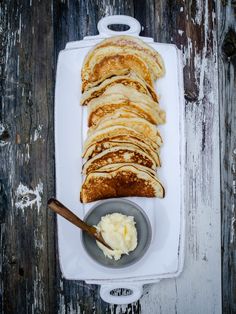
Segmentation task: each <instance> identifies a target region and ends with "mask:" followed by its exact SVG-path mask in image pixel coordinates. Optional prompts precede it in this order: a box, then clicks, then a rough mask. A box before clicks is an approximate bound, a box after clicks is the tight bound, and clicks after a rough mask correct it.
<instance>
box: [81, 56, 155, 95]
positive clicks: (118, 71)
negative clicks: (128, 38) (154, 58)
mask: <svg viewBox="0 0 236 314" xmlns="http://www.w3.org/2000/svg"><path fill="white" fill-rule="evenodd" d="M90 61H91V62H90V63H86V58H85V63H84V64H83V67H82V70H81V77H82V92H84V91H86V90H88V89H90V88H91V87H94V86H96V85H98V84H99V83H101V82H102V81H104V80H105V79H107V78H109V77H111V76H113V75H125V74H128V73H129V72H130V71H134V72H135V73H137V74H138V75H139V76H140V77H141V78H142V79H143V80H144V81H145V82H147V84H149V85H151V86H152V87H153V77H152V74H151V72H150V69H149V68H148V65H147V64H146V62H145V61H144V60H143V59H141V58H140V57H138V56H137V55H134V54H132V53H122V51H120V52H119V53H117V52H114V51H112V50H111V51H109V50H108V51H104V53H102V54H100V55H99V56H96V57H95V56H94V57H93V58H92V59H91V60H90Z"/></svg>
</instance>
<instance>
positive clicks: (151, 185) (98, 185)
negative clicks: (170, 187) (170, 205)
mask: <svg viewBox="0 0 236 314" xmlns="http://www.w3.org/2000/svg"><path fill="white" fill-rule="evenodd" d="M164 195H165V191H164V187H163V186H162V184H161V183H160V181H159V180H158V179H157V178H156V176H155V175H154V174H153V171H150V168H147V167H144V166H141V165H137V164H113V165H109V166H105V167H102V168H100V169H99V170H98V171H94V172H90V173H89V174H88V175H87V176H86V178H85V181H84V183H83V185H82V188H81V192H80V199H81V202H82V203H88V202H93V201H97V200H101V199H106V198H111V197H128V196H141V197H160V198H163V197H164Z"/></svg>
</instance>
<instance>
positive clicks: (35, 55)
mask: <svg viewBox="0 0 236 314" xmlns="http://www.w3.org/2000/svg"><path fill="white" fill-rule="evenodd" d="M111 14H127V15H131V16H134V17H136V18H137V19H138V20H139V21H140V22H141V24H142V25H143V26H144V30H143V32H142V35H146V36H152V37H154V38H155V40H157V41H160V42H172V43H176V44H177V46H178V47H179V48H180V49H181V50H182V52H183V56H184V78H185V100H186V102H185V128H186V153H187V155H186V156H187V157H186V161H185V162H186V179H185V195H186V196H185V202H186V209H187V212H186V220H187V223H186V234H187V236H186V258H185V267H184V271H183V274H182V275H181V277H180V278H178V279H176V280H165V281H163V282H160V283H158V284H155V285H153V286H149V287H146V289H145V291H146V293H145V294H144V296H143V297H142V299H141V300H140V301H139V302H137V303H135V304H131V305H128V306H123V307H120V306H113V305H108V304H105V303H104V302H102V301H101V299H100V298H99V294H98V288H97V287H96V286H92V285H86V284H84V283H83V282H78V281H67V280H64V279H63V278H62V277H61V273H60V269H59V263H58V255H57V243H56V230H55V228H56V226H55V219H54V215H52V214H51V213H50V212H48V210H47V207H46V202H47V199H48V198H49V197H50V196H52V195H53V194H54V190H55V185H54V139H53V137H54V134H53V123H54V122H53V111H54V110H53V93H54V83H55V67H56V60H57V55H58V52H59V51H60V50H61V49H63V48H64V46H65V43H66V42H67V41H70V40H77V39H82V38H83V36H85V35H93V34H96V33H97V30H96V24H97V21H98V20H99V19H100V18H101V17H103V16H105V15H111ZM0 16H1V22H0V23H1V24H0V41H1V42H0V44H1V45H0V47H1V48H0V49H1V53H0V58H1V59H0V60H1V61H0V67H1V85H0V86H1V93H0V94H1V116H0V120H1V124H0V156H1V163H0V169H1V172H0V184H1V185H0V209H1V211H0V221H1V237H0V241H1V244H0V245H1V248H2V250H1V255H0V263H1V268H0V269H1V278H0V281H1V284H0V289H1V303H0V306H1V310H0V311H2V312H3V313H153V314H154V313H155V314H156V313H181V314H182V313H220V311H221V269H220V262H221V242H220V241H221V239H220V165H221V190H222V194H221V195H222V201H221V205H222V218H223V219H222V236H223V238H222V244H223V247H222V248H223V249H222V257H223V262H224V263H223V272H222V278H223V280H222V282H223V293H222V294H223V309H224V313H234V312H236V300H235V298H236V297H235V296H236V292H235V278H236V274H235V272H236V271H235V241H236V240H235V220H234V218H235V207H233V206H234V204H235V194H233V189H232V187H233V174H232V171H231V169H232V163H233V155H232V150H233V148H235V96H236V94H235V91H236V89H235V67H236V63H235V60H236V59H235V56H236V54H235V50H236V48H235V47H236V45H235V1H231V2H230V1H222V3H221V2H220V1H219V2H215V1H211V0H197V1H188V2H185V1H183V0H182V1H154V0H149V1H146V2H144V1H128V0H125V1H121V0H116V1H108V0H100V1H98V0H97V1H81V0H80V1H72V0H71V1H70V0H68V1H49V0H48V1H46V0H41V1H38V0H27V1H23V0H21V1H19V0H18V1H13V0H3V1H2V2H1V12H0ZM218 71H219V72H218ZM218 84H219V85H218ZM218 87H219V88H218ZM219 117H220V119H219ZM219 130H220V137H219ZM220 143H221V160H219V156H220V155H219V153H220V152H219V147H220V146H219V144H220Z"/></svg>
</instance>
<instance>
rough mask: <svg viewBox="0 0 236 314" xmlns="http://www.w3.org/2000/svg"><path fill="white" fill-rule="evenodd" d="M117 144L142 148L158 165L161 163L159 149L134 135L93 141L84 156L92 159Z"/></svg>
mask: <svg viewBox="0 0 236 314" xmlns="http://www.w3.org/2000/svg"><path fill="white" fill-rule="evenodd" d="M131 141H132V142H131ZM117 146H125V147H126V148H134V149H139V150H142V151H143V152H145V153H146V154H148V155H149V156H150V157H151V158H152V159H153V160H154V161H155V163H156V166H157V167H159V166H160V165H161V163H160V157H159V150H156V151H155V150H154V149H152V148H151V147H150V146H149V145H147V144H146V143H144V142H141V141H140V140H138V139H135V138H133V137H131V138H130V137H129V138H128V139H127V136H118V137H117V138H116V139H111V140H109V141H101V142H97V143H93V144H91V145H90V146H89V147H88V148H87V149H86V150H84V152H83V157H84V158H86V159H90V158H92V157H94V156H96V155H97V154H99V153H101V152H103V151H104V150H106V149H109V148H112V147H117Z"/></svg>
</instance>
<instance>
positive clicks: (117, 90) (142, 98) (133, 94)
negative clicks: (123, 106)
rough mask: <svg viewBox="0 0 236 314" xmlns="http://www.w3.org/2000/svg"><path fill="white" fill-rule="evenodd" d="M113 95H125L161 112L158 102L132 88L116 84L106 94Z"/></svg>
mask: <svg viewBox="0 0 236 314" xmlns="http://www.w3.org/2000/svg"><path fill="white" fill-rule="evenodd" d="M113 94H120V95H123V96H124V97H127V98H128V99H129V100H130V101H133V102H137V103H141V104H145V105H147V106H149V107H151V108H157V110H160V108H159V104H158V102H156V101H154V100H153V99H152V97H151V96H150V95H145V94H143V93H140V92H139V91H137V90H136V89H135V88H133V87H132V86H125V85H123V84H114V85H112V86H109V87H108V88H107V89H106V91H105V92H104V95H113Z"/></svg>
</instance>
